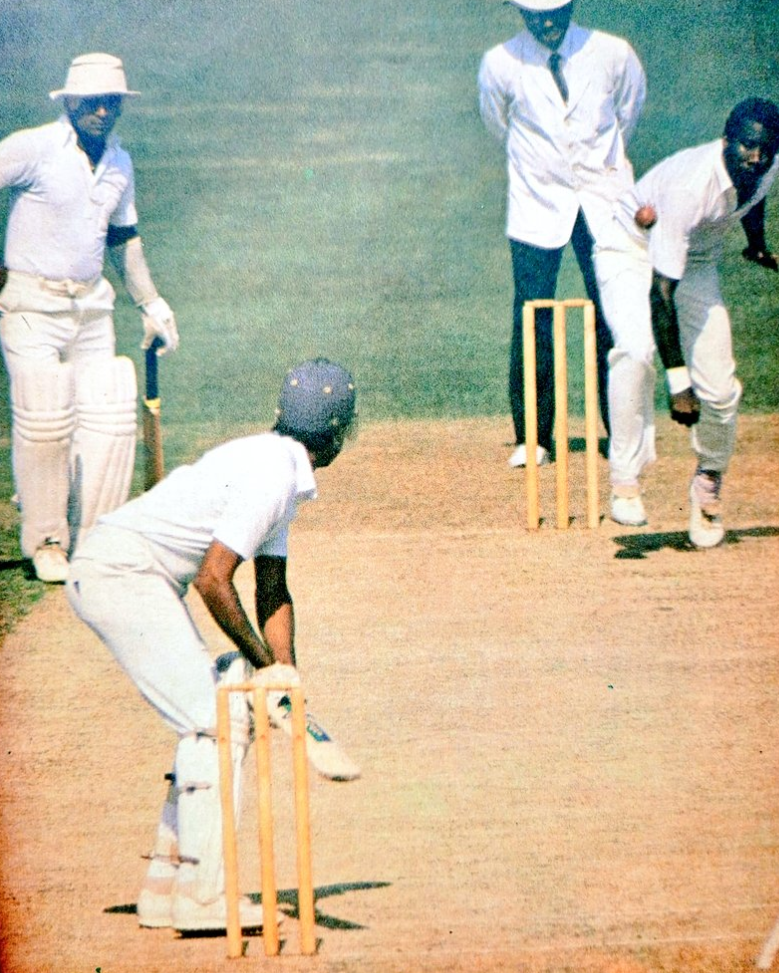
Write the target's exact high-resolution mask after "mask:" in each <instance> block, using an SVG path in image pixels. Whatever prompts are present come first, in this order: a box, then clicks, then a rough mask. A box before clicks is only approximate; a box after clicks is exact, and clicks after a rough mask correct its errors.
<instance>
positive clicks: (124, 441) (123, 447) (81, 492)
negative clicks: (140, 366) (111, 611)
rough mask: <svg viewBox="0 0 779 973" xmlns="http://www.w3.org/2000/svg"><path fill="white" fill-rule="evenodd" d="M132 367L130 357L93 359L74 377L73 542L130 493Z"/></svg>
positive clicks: (135, 418)
mask: <svg viewBox="0 0 779 973" xmlns="http://www.w3.org/2000/svg"><path fill="white" fill-rule="evenodd" d="M137 397H138V388H137V384H136V380H135V367H134V365H133V363H132V361H131V360H130V359H129V358H125V357H120V358H114V359H111V360H109V361H101V362H96V363H94V364H90V365H88V366H86V367H85V368H84V369H82V370H81V371H80V372H79V373H78V375H77V378H76V431H75V434H74V436H73V450H72V454H71V509H70V522H71V532H72V534H73V536H74V539H75V543H74V544H73V547H76V546H78V543H79V541H80V540H81V539H82V538H83V537H84V535H85V534H86V532H87V531H88V530H89V529H90V528H91V527H92V526H93V525H94V524H95V522H96V520H97V518H98V517H99V516H100V515H101V514H104V513H108V512H109V511H111V510H115V509H116V508H117V507H119V506H121V505H122V504H123V503H124V502H125V500H126V499H127V497H128V496H129V494H130V485H131V483H132V477H133V469H134V466H135V439H136V433H137V425H138V416H137Z"/></svg>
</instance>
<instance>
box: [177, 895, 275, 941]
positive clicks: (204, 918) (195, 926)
mask: <svg viewBox="0 0 779 973" xmlns="http://www.w3.org/2000/svg"><path fill="white" fill-rule="evenodd" d="M238 914H239V916H240V919H241V928H242V929H262V926H263V919H262V906H261V905H258V904H257V903H255V902H252V900H251V899H250V898H248V896H246V895H242V896H241V898H240V899H239V900H238ZM284 918H285V916H284V913H283V912H280V911H279V910H278V909H277V910H276V922H277V923H278V924H279V925H280V924H281V923H282V922H283V921H284ZM171 925H172V926H173V928H174V929H175V930H176V931H177V932H213V931H214V930H216V931H221V930H222V929H226V928H227V900H226V899H225V897H224V895H221V896H220V897H219V898H218V899H216V900H215V901H214V902H208V903H206V904H204V903H202V902H197V901H196V900H195V899H191V898H190V897H189V896H187V895H182V894H180V893H179V894H177V895H174V896H173V904H172V907H171Z"/></svg>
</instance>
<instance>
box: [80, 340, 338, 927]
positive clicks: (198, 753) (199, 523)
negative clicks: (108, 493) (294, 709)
mask: <svg viewBox="0 0 779 973" xmlns="http://www.w3.org/2000/svg"><path fill="white" fill-rule="evenodd" d="M355 415H356V413H355V387H354V382H353V380H352V376H351V375H350V374H349V372H348V371H347V370H346V369H345V368H343V367H342V366H340V365H337V364H335V363H333V362H330V361H328V360H326V359H323V358H319V359H314V360H312V361H306V362H303V363H302V364H300V365H298V366H297V367H295V368H293V369H292V370H291V371H290V372H288V374H287V375H286V377H285V378H284V382H283V385H282V388H281V394H280V396H279V400H278V409H277V415H276V422H275V425H274V427H273V429H272V430H271V431H269V432H264V433H259V434H256V435H250V436H246V437H243V438H240V439H234V440H232V441H229V442H226V443H223V444H222V445H220V446H217V447H215V448H214V449H212V450H210V451H209V452H207V453H205V455H203V456H202V457H201V458H200V459H199V460H198V461H197V462H195V463H193V464H191V465H187V466H181V467H179V468H178V469H176V470H174V471H173V472H171V473H170V474H169V475H168V476H167V477H166V478H165V479H163V480H161V481H160V482H159V483H158V484H157V485H156V486H155V487H153V488H152V489H151V490H149V491H148V492H147V493H145V494H143V495H141V496H139V497H137V498H136V499H134V500H131V501H130V502H129V503H127V504H125V505H124V506H122V507H120V508H119V509H117V510H115V511H113V512H111V513H107V514H104V515H103V516H102V517H101V518H100V519H99V521H98V523H97V525H96V526H95V528H94V529H93V530H92V531H91V532H90V533H89V534H88V535H87V537H86V538H85V539H84V541H83V542H82V543H81V545H80V546H79V548H78V550H77V551H76V553H75V554H74V556H73V558H72V561H71V565H70V574H69V579H68V583H67V594H68V599H69V601H70V604H71V606H72V607H73V609H74V611H75V612H76V614H77V615H78V616H79V618H81V619H82V620H83V621H84V622H85V623H86V624H87V625H89V627H90V628H92V629H93V630H94V631H95V632H96V633H97V635H98V636H99V637H100V638H101V639H102V641H103V642H104V643H105V645H106V646H107V647H108V649H109V650H110V652H111V653H112V654H113V655H114V657H115V658H116V660H117V662H118V663H119V665H120V666H121V667H122V668H123V669H124V671H125V672H126V673H127V674H128V675H129V677H130V678H131V679H132V680H133V682H134V683H135V685H136V686H137V687H138V689H139V691H140V692H141V694H142V695H143V696H144V698H145V699H146V700H147V701H148V702H149V703H150V704H151V705H152V706H153V707H154V708H155V709H156V710H157V712H158V713H159V714H160V716H161V717H162V718H163V720H164V721H165V722H166V723H167V724H168V726H170V727H171V728H172V729H173V730H174V732H175V733H176V734H177V737H178V743H177V746H176V752H175V758H174V763H173V770H172V773H171V774H170V775H169V778H170V787H169V789H168V796H167V799H166V801H165V804H164V807H163V812H162V818H161V821H160V825H159V830H158V834H157V840H156V844H155V847H154V850H153V852H152V856H151V864H150V866H149V869H148V874H147V877H146V880H145V882H144V886H143V888H142V890H141V893H140V896H139V899H138V920H139V922H140V924H141V925H142V926H149V927H164V926H172V927H173V928H175V929H177V930H180V931H183V932H195V931H201V930H212V929H224V927H225V920H226V911H225V897H224V878H223V860H222V845H221V810H220V800H219V786H218V782H219V774H218V754H217V743H216V739H215V726H216V693H215V687H216V685H217V683H218V682H220V681H234V682H243V681H245V679H246V678H247V677H248V676H249V675H252V672H247V668H248V669H249V670H259V673H258V674H257V676H256V678H259V679H262V678H263V675H267V676H268V678H269V679H270V680H271V681H276V682H277V681H278V680H279V679H280V678H283V679H284V681H288V680H290V679H291V680H293V681H294V680H295V679H296V678H297V672H296V668H295V667H296V658H295V634H294V633H295V624H294V621H295V619H294V610H293V604H292V598H291V596H290V592H289V589H288V587H287V570H286V569H287V537H288V531H289V527H290V524H291V522H292V520H293V518H294V517H295V514H296V512H297V509H298V506H299V505H300V504H301V503H302V502H303V501H306V500H311V499H314V498H315V497H316V492H317V491H316V480H315V477H314V471H315V470H316V469H318V468H319V467H324V466H328V465H329V464H330V463H332V462H333V460H335V458H336V457H337V456H338V455H339V453H340V452H341V450H342V448H343V446H344V441H345V439H346V437H347V436H348V435H349V434H350V432H352V431H353V429H354V424H355ZM247 560H252V561H253V562H254V573H255V578H256V613H257V623H258V629H259V630H255V628H254V626H253V625H252V623H251V621H250V620H249V616H248V614H247V612H246V609H245V608H244V607H243V605H242V604H241V600H240V597H239V594H238V591H237V589H236V587H235V584H234V576H235V572H236V570H237V569H238V567H239V566H240V565H241V564H242V563H243V562H244V561H247ZM190 585H192V586H193V587H194V588H195V589H196V590H197V591H198V592H199V594H200V595H201V597H202V599H203V601H204V603H205V605H206V607H207V609H208V611H209V612H210V613H211V615H212V616H213V618H214V619H215V621H216V623H217V624H218V625H219V626H220V628H221V629H222V631H224V632H225V634H226V635H227V636H229V638H230V639H231V640H232V642H233V643H234V644H235V647H236V649H237V650H238V651H237V652H233V653H228V654H227V655H226V656H225V657H220V659H219V660H217V661H216V662H214V661H212V659H211V657H210V656H209V653H208V651H207V648H206V645H205V644H204V641H203V639H202V637H201V635H200V633H199V632H198V630H197V628H196V627H195V624H194V622H193V620H192V618H191V616H190V614H189V612H188V610H187V606H186V604H185V601H184V597H185V595H186V593H187V590H188V588H189V587H190ZM231 700H232V702H231V706H232V711H231V720H232V740H233V747H234V753H233V762H234V766H235V768H236V774H235V780H236V785H235V786H236V788H240V773H239V772H238V770H239V768H240V765H241V762H242V759H243V757H244V755H245V753H246V750H247V748H248V746H249V742H250V714H249V712H248V703H247V701H246V698H245V696H244V695H243V694H239V693H234V694H231ZM236 798H237V795H236ZM235 803H236V806H238V803H239V802H238V800H237V799H236V802H235ZM240 916H241V923H242V925H243V926H244V927H257V926H260V925H261V924H262V917H261V907H260V906H258V905H255V904H253V903H252V902H251V901H250V900H249V899H243V900H242V901H241V907H240Z"/></svg>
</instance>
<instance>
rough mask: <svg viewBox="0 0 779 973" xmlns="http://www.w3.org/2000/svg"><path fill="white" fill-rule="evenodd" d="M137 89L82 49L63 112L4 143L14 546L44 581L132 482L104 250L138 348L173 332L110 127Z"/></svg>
mask: <svg viewBox="0 0 779 973" xmlns="http://www.w3.org/2000/svg"><path fill="white" fill-rule="evenodd" d="M137 94H138V92H137V91H131V90H129V89H128V87H127V80H126V78H125V73H124V68H123V66H122V62H121V60H120V59H119V58H117V57H114V56H113V55H110V54H102V53H96V54H84V55H82V56H80V57H77V58H76V59H75V60H74V61H73V62H72V64H71V65H70V69H69V71H68V75H67V79H66V82H65V86H64V87H63V88H60V89H58V90H57V91H52V92H51V93H50V97H51V98H52V100H54V101H55V102H57V103H58V104H61V105H62V107H63V114H62V115H61V116H60V118H59V119H58V120H57V121H55V122H52V123H50V124H48V125H42V126H40V127H39V128H33V129H24V130H23V131H19V132H15V133H14V134H12V135H9V136H8V137H7V138H5V139H4V140H3V141H2V142H0V188H3V187H10V188H11V202H10V213H9V217H8V226H7V228H6V239H5V258H4V260H5V267H6V268H7V282H6V283H5V286H4V287H3V290H2V293H0V314H2V320H1V321H0V341H1V342H2V350H3V357H4V359H5V365H6V368H7V371H8V375H9V378H10V381H11V410H12V418H13V442H12V448H13V467H14V480H15V486H16V492H17V495H18V498H19V504H20V510H21V546H22V553H23V554H24V555H25V557H27V558H30V559H31V560H32V562H33V566H34V569H35V572H36V574H37V576H38V578H39V579H40V580H42V581H49V582H63V581H64V580H65V578H66V576H67V569H68V562H67V559H68V554H69V552H70V551H72V550H73V548H74V547H75V546H76V544H77V542H78V539H79V534H80V532H83V531H85V530H86V529H88V528H89V527H90V526H91V525H92V524H93V523H94V522H95V520H96V519H97V517H98V516H99V515H100V514H101V513H103V512H104V511H106V510H111V509H113V508H114V507H116V506H118V505H119V504H121V503H123V502H124V501H125V500H126V499H127V496H128V494H129V491H130V482H131V479H132V473H133V462H134V458H135V433H136V426H137V406H136V398H137V389H136V379H135V369H134V367H133V363H132V361H131V360H130V359H129V358H126V357H115V354H116V352H115V348H116V340H115V335H114V326H113V308H114V296H115V295H114V290H113V287H112V286H111V284H110V283H109V281H108V280H106V278H105V277H104V276H103V262H104V257H105V253H106V249H107V250H108V253H109V254H110V256H111V259H112V262H113V264H114V266H115V268H116V270H117V272H118V274H119V276H120V278H121V280H122V281H123V283H124V285H125V287H126V288H127V290H128V292H129V294H130V296H131V297H132V299H133V301H134V302H135V304H136V305H137V306H138V308H139V309H140V310H141V313H142V318H143V324H144V340H143V343H142V345H141V347H143V348H146V347H148V346H149V345H150V344H151V342H152V341H153V339H154V338H155V337H159V338H160V339H161V341H162V344H161V347H160V351H159V352H158V353H162V352H164V351H166V350H174V349H175V348H176V347H177V345H178V340H179V339H178V331H177V328H176V321H175V318H174V316H173V312H172V311H171V309H170V307H169V306H168V304H167V302H166V301H165V300H164V299H163V298H161V297H160V296H159V294H158V293H157V289H156V287H155V286H154V283H153V281H152V278H151V276H150V274H149V270H148V267H147V264H146V260H145V257H144V254H143V248H142V246H141V238H140V236H139V235H138V228H137V223H138V214H137V212H136V208H135V181H134V176H133V166H132V161H131V159H130V156H129V155H128V154H127V152H126V151H125V150H124V149H123V148H122V147H121V145H120V144H119V141H118V140H117V139H116V137H115V136H114V135H113V134H112V130H113V128H114V125H115V124H116V121H117V119H118V118H119V116H120V115H121V112H122V107H123V104H124V102H125V100H126V99H127V98H132V97H134V96H135V95H137Z"/></svg>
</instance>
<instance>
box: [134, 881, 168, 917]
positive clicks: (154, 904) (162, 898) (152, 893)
mask: <svg viewBox="0 0 779 973" xmlns="http://www.w3.org/2000/svg"><path fill="white" fill-rule="evenodd" d="M173 884H174V880H173V879H171V881H170V883H169V885H170V889H169V890H168V891H167V892H164V891H158V890H154V889H151V888H142V889H141V891H140V892H139V893H138V902H137V903H136V906H135V912H136V914H137V916H138V925H139V926H141V927H142V928H143V929H168V928H169V927H170V926H171V925H172V924H173Z"/></svg>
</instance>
